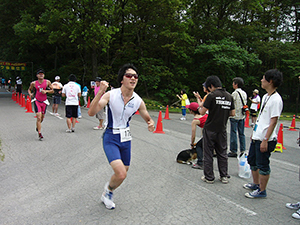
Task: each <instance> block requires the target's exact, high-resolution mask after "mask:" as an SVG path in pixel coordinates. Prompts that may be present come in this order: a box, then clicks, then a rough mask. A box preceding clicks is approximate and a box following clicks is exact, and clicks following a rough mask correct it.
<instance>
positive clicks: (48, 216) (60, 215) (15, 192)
mask: <svg viewBox="0 0 300 225" xmlns="http://www.w3.org/2000/svg"><path fill="white" fill-rule="evenodd" d="M59 112H60V113H62V114H64V107H63V105H61V106H60V108H59ZM82 114H83V118H82V119H80V120H79V123H78V124H77V125H76V132H75V133H65V130H66V122H65V119H59V118H57V117H54V116H51V115H50V114H49V113H48V114H47V115H46V118H45V121H44V122H43V124H42V131H43V135H44V140H43V141H38V137H37V133H36V131H35V118H34V114H33V113H25V110H24V109H23V108H21V107H20V106H19V105H17V104H16V103H15V102H14V101H13V100H11V93H5V92H4V91H3V90H2V92H1V91H0V125H1V129H0V139H1V142H2V148H1V150H2V153H3V154H5V159H4V161H3V162H1V161H0V212H1V214H0V224H17V225H19V224H116V225H119V224H209V225H210V224H288V223H289V224H299V221H297V220H295V219H293V218H292V217H291V214H292V213H293V210H289V209H287V208H285V203H286V202H295V201H300V192H299V184H300V183H299V157H300V148H299V147H298V146H297V144H296V139H297V137H298V132H295V131H289V130H287V129H284V146H285V147H286V148H287V150H284V152H283V153H274V154H272V157H271V168H272V174H271V178H270V181H269V184H268V192H267V193H268V198H267V199H247V198H245V197H244V193H245V192H246V190H245V189H243V188H242V185H243V184H244V183H246V182H248V181H251V179H242V178H239V177H238V174H237V173H238V172H237V159H234V158H230V159H229V173H230V175H231V179H230V182H229V184H222V183H221V182H219V181H218V180H217V181H216V182H215V183H214V184H207V183H204V182H202V181H201V180H200V177H201V176H202V174H203V172H202V171H201V170H195V169H192V168H191V167H190V166H187V165H182V164H178V163H176V162H175V159H176V156H177V153H178V152H179V151H181V150H182V149H186V148H188V147H189V142H190V123H191V119H192V116H191V115H188V120H187V121H180V120H179V117H180V115H179V114H173V113H172V114H170V118H171V120H163V130H164V132H165V134H153V133H150V132H148V131H147V126H146V124H145V122H144V121H143V120H142V119H141V117H140V116H139V115H135V116H134V117H133V119H132V121H131V131H132V134H133V141H132V149H133V151H132V165H131V167H130V170H129V173H128V176H127V179H126V180H125V182H124V183H123V184H122V185H121V187H120V188H119V189H117V190H116V191H115V203H116V209H115V210H107V209H106V208H105V207H104V205H103V204H102V203H101V201H100V196H101V193H102V191H103V186H104V184H105V182H106V181H108V179H109V177H110V176H111V174H112V170H111V168H110V167H109V165H108V163H107V160H106V158H105V155H104V153H103V150H102V143H101V134H102V132H103V131H100V130H93V129H92V127H93V126H96V125H97V124H98V123H97V119H95V118H94V117H89V116H88V115H87V110H86V109H82ZM150 114H151V116H152V117H153V119H154V120H155V121H157V117H158V112H150ZM163 116H164V112H163ZM281 122H282V123H284V125H286V126H289V125H290V122H284V121H281ZM197 132H198V133H197V136H198V137H199V133H200V132H199V130H198V131H197ZM250 133H251V129H250V128H247V129H246V136H247V146H249V136H250ZM214 163H215V165H214V168H215V169H214V170H215V173H216V177H218V172H217V163H216V160H215V162H214Z"/></svg>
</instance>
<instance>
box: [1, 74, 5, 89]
mask: <svg viewBox="0 0 300 225" xmlns="http://www.w3.org/2000/svg"><path fill="white" fill-rule="evenodd" d="M1 84H2V88H4V89H5V85H6V83H5V78H4V77H2V79H1Z"/></svg>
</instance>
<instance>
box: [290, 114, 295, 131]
mask: <svg viewBox="0 0 300 225" xmlns="http://www.w3.org/2000/svg"><path fill="white" fill-rule="evenodd" d="M295 127H296V118H295V115H294V116H293V120H292V124H291V126H290V129H289V130H291V131H297V130H296V129H295Z"/></svg>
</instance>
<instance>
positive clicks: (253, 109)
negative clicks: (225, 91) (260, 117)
mask: <svg viewBox="0 0 300 225" xmlns="http://www.w3.org/2000/svg"><path fill="white" fill-rule="evenodd" d="M258 94H259V91H258V90H257V89H255V90H253V95H252V97H250V98H249V100H250V101H251V105H250V115H251V121H252V124H251V126H252V127H253V126H254V124H255V123H256V118H257V111H258V109H259V105H260V96H259V95H258Z"/></svg>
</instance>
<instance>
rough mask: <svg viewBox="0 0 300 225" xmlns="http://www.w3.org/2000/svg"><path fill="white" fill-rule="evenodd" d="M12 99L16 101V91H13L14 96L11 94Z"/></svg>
mask: <svg viewBox="0 0 300 225" xmlns="http://www.w3.org/2000/svg"><path fill="white" fill-rule="evenodd" d="M11 99H12V100H14V99H15V91H12V94H11Z"/></svg>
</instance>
